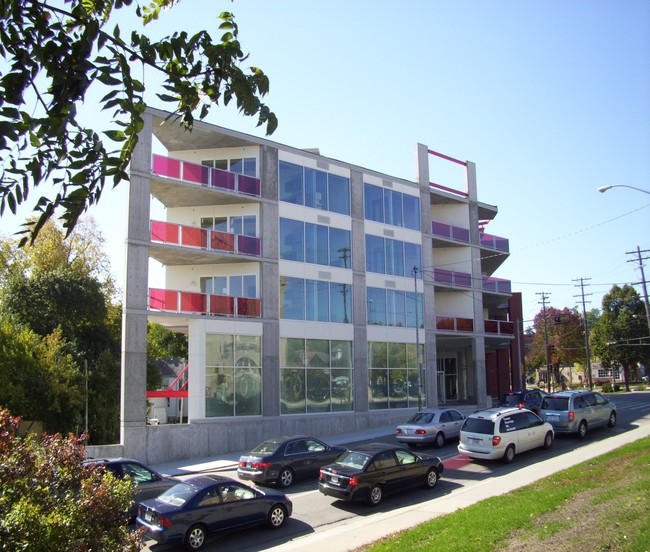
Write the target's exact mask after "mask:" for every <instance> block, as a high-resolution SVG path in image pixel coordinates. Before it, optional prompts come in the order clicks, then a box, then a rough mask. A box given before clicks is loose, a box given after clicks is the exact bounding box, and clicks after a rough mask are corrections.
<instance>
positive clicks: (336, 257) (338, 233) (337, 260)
mask: <svg viewBox="0 0 650 552" xmlns="http://www.w3.org/2000/svg"><path fill="white" fill-rule="evenodd" d="M329 238H330V250H329V264H330V266H338V267H341V268H351V267H352V260H351V256H352V249H351V247H350V232H348V231H347V230H342V229H341V228H333V227H330V229H329ZM325 264H326V263H325Z"/></svg>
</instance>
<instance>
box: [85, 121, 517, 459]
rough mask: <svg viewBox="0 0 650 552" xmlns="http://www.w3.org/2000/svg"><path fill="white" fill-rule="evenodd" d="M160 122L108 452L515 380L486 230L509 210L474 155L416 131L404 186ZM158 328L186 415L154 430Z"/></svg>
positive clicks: (142, 175)
mask: <svg viewBox="0 0 650 552" xmlns="http://www.w3.org/2000/svg"><path fill="white" fill-rule="evenodd" d="M168 115H169V114H168V113H166V112H162V111H157V110H153V109H149V110H148V111H147V112H146V113H145V116H144V117H145V127H144V129H143V130H142V132H141V134H140V137H139V142H138V145H137V151H136V153H135V155H134V157H133V160H132V163H131V182H130V191H129V206H128V230H127V239H126V279H125V295H124V311H123V351H122V418H121V443H120V445H118V446H117V449H119V450H116V449H113V451H112V452H113V453H119V454H124V455H126V456H130V457H135V458H138V459H141V460H142V461H145V462H149V463H162V462H166V461H171V460H175V459H182V458H190V457H206V456H211V455H217V454H219V453H223V452H230V451H237V450H243V449H245V448H247V447H249V446H253V445H255V444H257V443H258V442H260V441H262V440H263V439H265V438H267V437H270V436H278V435H281V434H294V433H301V434H311V435H316V436H320V437H323V438H325V439H326V438H327V436H328V435H333V434H337V433H343V432H351V431H358V430H361V429H366V428H372V427H379V426H385V425H387V424H391V423H397V422H402V421H404V420H405V419H406V418H407V417H408V416H409V415H410V413H412V412H413V411H415V410H417V409H418V408H420V407H425V406H427V407H437V406H441V405H454V406H455V407H457V408H463V409H465V410H472V409H476V408H481V407H485V406H488V405H489V404H490V403H491V395H495V394H499V393H501V392H502V391H504V390H508V389H510V388H518V387H519V386H520V385H521V380H520V368H519V361H520V359H521V354H513V351H515V350H516V347H514V346H513V345H514V344H516V337H517V335H516V334H518V333H519V332H518V328H517V326H518V325H517V318H516V317H517V316H519V320H520V318H521V316H520V310H521V307H520V303H521V302H520V301H519V314H517V313H516V312H513V309H512V306H513V304H512V300H511V299H512V293H511V289H510V282H509V281H507V280H502V279H499V278H494V277H493V276H492V274H493V273H494V271H495V270H496V269H497V268H498V267H499V266H500V265H501V263H502V262H503V261H504V260H505V259H506V258H507V256H508V254H509V252H508V241H507V240H506V239H504V238H500V237H497V236H492V235H489V234H486V233H485V232H484V225H485V223H486V222H488V221H490V220H492V219H493V218H494V217H495V216H496V215H497V208H496V207H495V206H493V205H489V204H487V203H482V202H479V201H478V198H477V181H476V170H475V166H474V164H473V163H471V162H465V161H460V160H457V159H453V158H451V157H447V156H444V155H441V154H438V153H436V152H433V151H431V150H429V149H428V148H427V147H426V146H424V145H422V144H418V145H417V180H416V181H408V180H404V179H400V178H395V177H392V176H389V175H386V174H382V173H379V172H377V171H375V170H372V169H367V168H363V167H359V166H356V165H353V164H350V163H347V162H343V161H339V160H335V159H331V158H328V157H325V156H322V155H320V153H319V152H318V151H315V150H301V149H298V148H294V147H290V146H286V145H283V144H279V143H275V142H272V141H270V140H266V139H262V138H257V137H253V136H249V135H246V134H243V133H239V132H235V131H232V130H228V129H225V128H220V127H217V126H214V125H209V124H205V123H202V122H196V123H195V125H194V129H193V131H192V132H191V133H188V132H186V131H184V130H183V129H182V128H181V126H179V125H178V124H177V123H176V122H175V121H174V120H173V119H172V118H168ZM154 144H156V146H155V147H154ZM159 146H161V147H159ZM156 148H158V149H164V152H165V153H163V154H158V153H156V154H154V153H153V152H154V149H156ZM432 156H434V157H435V158H436V159H441V158H442V159H444V160H446V161H448V162H449V163H454V164H456V165H458V166H459V167H461V169H462V170H464V171H465V178H466V187H465V189H462V190H455V189H451V188H448V187H445V186H442V185H438V184H433V183H432V182H431V178H430V175H429V160H430V159H431V158H432ZM152 205H158V206H160V205H162V206H164V220H158V219H156V218H155V217H153V218H152V215H151V213H152V212H153V211H154V210H155V209H152ZM159 210H160V209H159ZM152 266H157V267H163V268H164V274H165V276H164V280H165V282H164V285H158V286H157V287H152V286H151V284H150V267H152ZM515 303H516V302H515ZM516 310H517V309H516V308H515V311H516ZM150 321H151V322H157V323H160V324H162V325H164V326H166V327H168V328H170V329H173V330H175V331H181V332H184V333H186V334H187V336H188V343H189V354H188V359H187V363H188V371H187V374H186V377H187V380H186V386H185V387H183V388H182V389H180V388H179V389H178V390H176V391H174V393H175V395H174V396H175V397H183V402H184V403H185V405H186V408H187V419H186V420H184V422H186V423H176V424H160V425H150V424H148V423H147V400H146V393H147V391H146V332H147V324H148V322H150ZM488 374H497V375H498V374H502V379H505V380H507V381H501V382H498V383H497V384H496V387H495V383H494V381H488ZM492 379H494V378H492V377H491V380H492ZM95 452H99V451H95ZM104 452H105V451H104Z"/></svg>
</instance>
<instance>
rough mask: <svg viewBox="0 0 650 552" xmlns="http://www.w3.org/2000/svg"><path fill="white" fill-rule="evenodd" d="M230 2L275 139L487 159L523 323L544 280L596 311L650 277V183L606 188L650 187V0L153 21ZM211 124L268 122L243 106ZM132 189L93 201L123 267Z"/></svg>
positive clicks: (421, 3) (343, 7) (365, 5)
mask: <svg viewBox="0 0 650 552" xmlns="http://www.w3.org/2000/svg"><path fill="white" fill-rule="evenodd" d="M212 10H214V11H212ZM222 10H228V11H232V12H233V13H234V14H235V17H236V21H237V23H238V25H239V28H240V40H241V42H242V45H243V46H244V49H245V50H246V51H248V52H250V58H249V60H248V61H247V63H246V65H257V66H260V67H261V68H262V69H263V70H264V71H265V72H266V73H267V75H268V76H269V78H270V80H271V93H270V94H269V95H268V96H267V98H266V102H267V103H268V105H269V106H270V107H271V109H273V111H275V113H276V114H277V116H278V118H279V123H280V124H279V128H278V130H277V131H276V132H275V134H274V135H273V136H271V139H272V140H275V141H277V142H280V143H284V144H288V145H291V146H296V147H318V148H320V151H321V153H322V154H323V155H326V156H328V157H333V158H336V159H341V160H344V161H347V162H350V163H354V164H357V165H360V166H363V167H368V168H372V169H375V170H378V171H381V172H384V173H387V174H390V175H393V176H396V177H400V178H406V179H410V180H415V146H416V143H418V142H420V143H423V144H426V145H427V146H428V147H429V148H430V149H433V150H436V151H440V152H442V153H445V154H447V155H451V156H453V157H456V158H460V159H466V160H470V161H473V162H474V163H476V167H477V176H478V191H479V200H480V201H483V202H485V203H489V204H493V205H497V206H498V208H499V214H498V216H497V217H496V219H495V220H494V221H492V222H491V223H490V224H489V225H488V226H487V228H486V231H487V232H488V233H491V234H496V235H498V236H503V237H507V238H509V240H510V251H511V254H510V257H509V259H508V260H507V261H506V262H505V263H504V264H503V265H502V267H501V268H500V269H499V270H498V272H497V273H496V274H494V276H497V277H500V278H506V279H509V280H511V281H512V283H513V286H512V287H513V290H514V291H521V292H522V293H523V298H524V319H526V320H531V319H532V318H533V316H534V315H535V314H536V313H537V312H539V310H540V309H541V304H540V303H539V301H540V296H539V295H538V294H539V293H542V292H544V293H546V294H548V298H549V301H548V303H547V304H548V305H551V306H554V307H557V308H563V307H565V306H566V307H570V308H571V307H574V306H576V305H578V297H576V296H577V295H578V294H579V291H580V290H579V288H577V287H576V284H577V282H575V281H574V280H575V279H577V278H581V277H583V278H590V280H588V281H587V283H588V284H589V287H588V288H586V293H588V294H591V295H589V296H588V297H587V300H588V301H590V303H588V305H587V308H596V307H600V302H601V299H602V296H603V294H604V293H606V292H607V291H608V290H609V289H610V288H611V286H612V285H613V284H615V283H616V284H619V285H622V284H625V283H634V282H639V281H640V280H641V274H640V271H639V270H638V268H635V267H637V264H636V263H633V262H629V261H632V260H634V257H633V256H631V255H626V252H628V251H635V250H636V248H637V246H640V247H641V249H642V250H643V249H646V250H648V249H650V195H649V194H645V193H642V192H638V191H635V190H631V189H627V188H614V189H612V190H610V191H608V192H606V193H605V194H601V193H598V192H597V188H598V187H599V186H601V185H605V184H626V185H630V186H636V187H640V188H644V189H646V190H649V189H650V1H648V0H589V1H587V0H571V1H568V0H563V1H560V0H543V1H542V0H538V1H533V0H528V1H521V0H504V1H496V0H443V1H437V0H346V1H342V0H309V1H305V0H276V1H275V2H270V1H268V0H234V1H233V2H228V1H213V2H204V1H200V0H183V1H182V2H181V3H180V4H179V5H178V6H176V7H174V8H173V9H172V10H171V11H169V12H168V13H165V14H163V16H162V18H161V20H160V21H159V22H158V23H156V24H155V26H154V27H152V28H151V31H152V32H156V33H157V32H159V30H156V29H163V30H164V34H167V33H170V32H173V30H179V31H180V30H182V29H187V30H188V31H189V32H191V33H192V32H195V31H196V30H198V29H199V28H200V27H201V26H202V27H204V28H206V29H207V30H209V31H210V32H211V34H212V35H213V36H214V37H217V36H219V35H220V32H219V31H218V29H217V25H218V21H217V20H216V15H217V14H218V12H219V11H222ZM149 83H151V81H149ZM154 93H155V90H151V91H150V93H149V94H150V95H149V98H148V99H149V101H150V105H153V106H155V107H161V108H164V109H168V106H165V105H164V104H162V103H160V102H159V101H158V100H157V99H156V98H155V97H154ZM207 120H208V122H210V123H214V124H218V125H222V126H226V127H230V128H234V129H236V130H239V131H242V132H247V133H250V134H254V135H259V136H262V135H263V131H262V130H261V129H257V128H255V123H254V121H253V120H252V119H245V118H243V117H242V116H239V115H238V114H236V113H235V112H234V111H233V110H232V109H228V110H222V111H213V113H212V114H211V115H210V117H209V118H208V119H207ZM433 177H435V174H432V178H433ZM441 183H445V182H441ZM125 188H126V186H122V187H121V188H118V189H116V190H114V191H109V190H107V191H106V192H105V195H104V198H103V199H102V204H100V206H99V207H98V208H96V209H93V210H92V212H91V214H92V215H93V216H94V217H95V218H96V220H97V221H98V222H99V224H100V225H101V227H102V229H103V231H104V233H105V236H106V238H107V245H108V250H109V253H110V255H111V260H112V264H113V268H114V271H115V273H116V275H117V276H118V277H121V275H122V270H123V241H124V229H123V224H122V220H120V218H119V217H117V218H116V213H118V212H120V211H122V210H123V209H124V205H125V197H126V194H125V191H126V190H125ZM3 226H4V223H3ZM646 256H650V253H647V254H646ZM646 279H650V262H646ZM636 288H637V289H638V290H639V291H641V287H640V286H636Z"/></svg>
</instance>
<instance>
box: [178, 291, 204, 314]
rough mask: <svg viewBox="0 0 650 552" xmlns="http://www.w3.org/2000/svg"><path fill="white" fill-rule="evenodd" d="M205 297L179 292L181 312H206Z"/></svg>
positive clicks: (198, 294) (202, 294)
mask: <svg viewBox="0 0 650 552" xmlns="http://www.w3.org/2000/svg"><path fill="white" fill-rule="evenodd" d="M206 302H207V295H205V294H204V293H193V292H190V291H181V311H183V312H207V309H206Z"/></svg>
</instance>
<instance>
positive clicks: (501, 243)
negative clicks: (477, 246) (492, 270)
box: [480, 233, 510, 253]
mask: <svg viewBox="0 0 650 552" xmlns="http://www.w3.org/2000/svg"><path fill="white" fill-rule="evenodd" d="M480 240H481V247H486V248H488V249H494V250H495V251H503V252H504V253H510V245H509V242H508V240H507V239H506V238H500V237H499V236H493V235H492V234H483V233H482V234H480Z"/></svg>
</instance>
